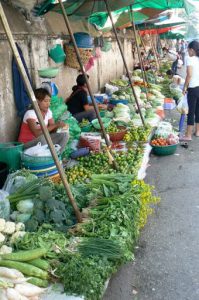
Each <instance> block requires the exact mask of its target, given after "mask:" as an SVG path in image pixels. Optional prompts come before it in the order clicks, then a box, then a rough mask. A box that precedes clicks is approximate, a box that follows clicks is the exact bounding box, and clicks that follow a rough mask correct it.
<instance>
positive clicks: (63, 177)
mask: <svg viewBox="0 0 199 300" xmlns="http://www.w3.org/2000/svg"><path fill="white" fill-rule="evenodd" d="M0 18H1V21H2V25H3V28H4V30H5V33H6V36H7V38H8V41H9V44H10V46H11V49H12V51H13V54H14V57H15V60H16V62H17V65H18V67H19V71H20V73H21V76H22V78H23V81H24V84H25V87H26V90H27V92H28V95H29V97H30V99H31V101H32V104H33V107H34V110H35V113H36V115H37V118H38V120H39V123H40V126H41V129H42V132H43V134H44V136H45V139H46V142H47V144H48V146H49V149H50V152H51V154H52V157H53V159H54V162H55V164H56V166H57V169H58V172H59V174H60V177H61V180H62V182H63V185H64V188H65V190H66V193H67V195H68V198H69V200H70V203H71V205H72V207H73V209H74V212H75V215H76V218H77V220H78V222H81V221H82V216H81V213H80V211H79V208H78V206H77V204H76V202H75V199H74V197H73V194H72V192H71V190H70V186H69V183H68V181H67V178H66V175H65V172H64V169H63V167H62V165H61V164H60V162H59V158H58V156H57V153H56V151H55V148H54V145H53V142H52V140H51V137H50V134H49V132H48V129H47V128H46V125H45V123H44V120H43V116H42V114H41V111H40V109H39V106H38V103H37V100H36V98H35V95H34V92H33V90H32V86H31V84H30V81H29V79H28V77H27V74H26V71H25V68H24V66H23V63H22V61H21V58H20V55H19V52H18V50H17V47H16V44H15V41H14V38H13V35H12V32H11V30H10V27H9V24H8V21H7V18H6V16H5V13H4V10H3V7H2V4H1V3H0Z"/></svg>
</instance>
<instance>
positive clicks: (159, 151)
mask: <svg viewBox="0 0 199 300" xmlns="http://www.w3.org/2000/svg"><path fill="white" fill-rule="evenodd" d="M177 145H178V144H175V145H168V146H153V145H151V146H152V148H153V153H154V154H156V155H158V156H165V155H171V154H174V153H175V152H176V149H177Z"/></svg>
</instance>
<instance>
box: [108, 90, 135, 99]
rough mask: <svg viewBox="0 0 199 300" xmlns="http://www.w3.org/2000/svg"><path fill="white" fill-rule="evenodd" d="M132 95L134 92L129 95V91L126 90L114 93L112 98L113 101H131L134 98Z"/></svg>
mask: <svg viewBox="0 0 199 300" xmlns="http://www.w3.org/2000/svg"><path fill="white" fill-rule="evenodd" d="M131 95H132V90H131V91H130V93H129V92H128V90H126V89H124V90H119V91H117V92H114V93H113V94H112V97H111V98H112V99H113V100H131V97H132V96H131Z"/></svg>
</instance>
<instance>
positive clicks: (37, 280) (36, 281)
mask: <svg viewBox="0 0 199 300" xmlns="http://www.w3.org/2000/svg"><path fill="white" fill-rule="evenodd" d="M28 282H29V283H32V284H34V285H36V286H39V287H42V288H47V287H48V285H49V283H48V280H45V279H40V278H36V277H31V278H30V279H28Z"/></svg>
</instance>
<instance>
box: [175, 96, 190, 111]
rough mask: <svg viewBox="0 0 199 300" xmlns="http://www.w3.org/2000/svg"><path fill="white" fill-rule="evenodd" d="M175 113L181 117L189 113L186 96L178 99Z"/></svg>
mask: <svg viewBox="0 0 199 300" xmlns="http://www.w3.org/2000/svg"><path fill="white" fill-rule="evenodd" d="M177 111H178V112H179V113H181V115H187V114H188V112H189V106H188V102H187V95H185V96H184V97H182V98H181V99H180V102H179V103H178V105H177Z"/></svg>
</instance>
